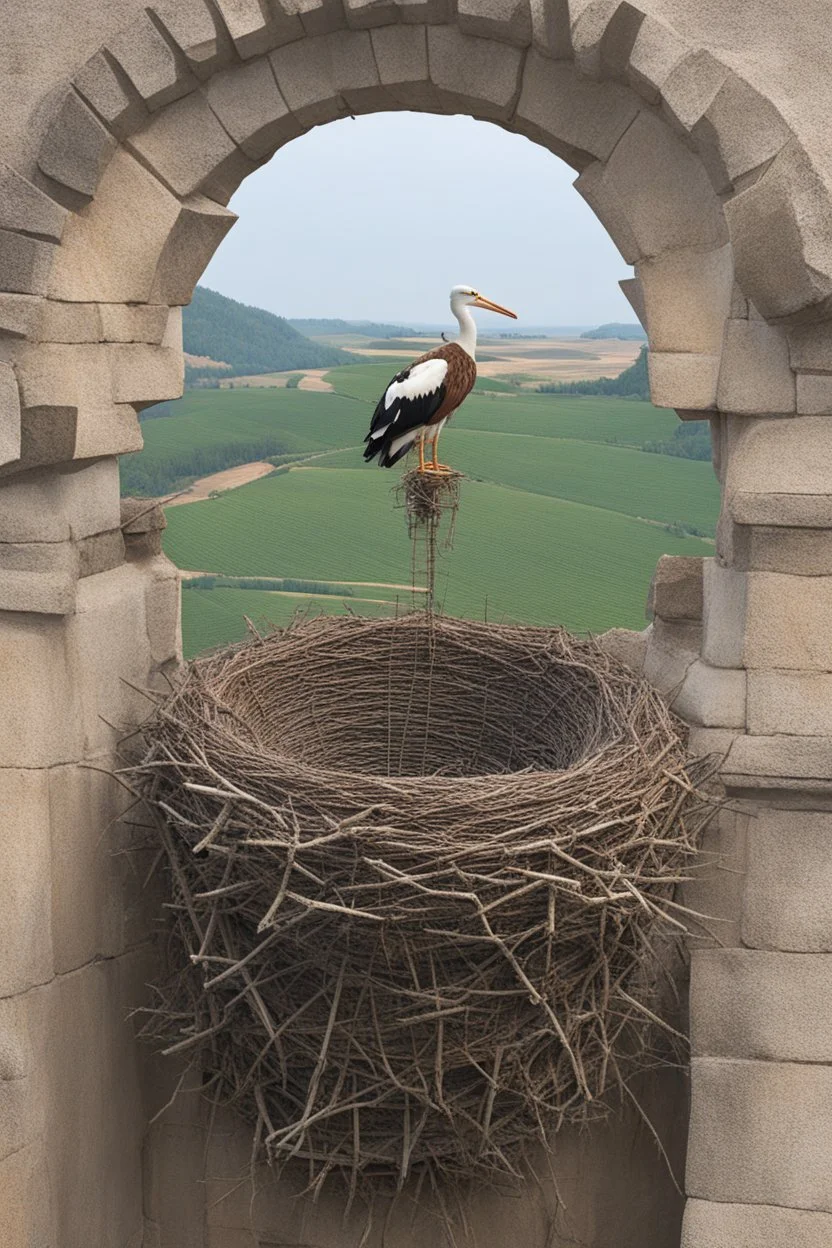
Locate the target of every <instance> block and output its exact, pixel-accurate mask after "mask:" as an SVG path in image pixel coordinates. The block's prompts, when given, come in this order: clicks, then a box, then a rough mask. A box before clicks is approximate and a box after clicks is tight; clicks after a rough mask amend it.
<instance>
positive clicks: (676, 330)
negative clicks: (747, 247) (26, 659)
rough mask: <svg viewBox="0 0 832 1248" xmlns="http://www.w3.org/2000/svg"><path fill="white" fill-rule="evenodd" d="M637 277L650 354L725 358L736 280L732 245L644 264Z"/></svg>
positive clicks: (674, 253) (675, 254)
mask: <svg viewBox="0 0 832 1248" xmlns="http://www.w3.org/2000/svg"><path fill="white" fill-rule="evenodd" d="M636 273H637V276H638V278H639V282H640V286H641V290H642V291H643V295H644V307H645V313H646V316H647V319H648V322H649V325H650V349H651V351H656V352H662V351H668V352H676V351H684V352H693V353H695V354H700V355H718V354H719V353H720V351H721V350H722V338H723V333H724V331H725V320H726V317H727V316H728V313H729V310H730V302H731V289H732V286H733V280H734V265H733V260H732V257H731V247H730V245H728V246H725V247H717V248H714V249H713V250H712V251H687V250H685V251H671V252H667V253H665V254H664V255H662V256H658V257H656V258H655V259H652V260H644V261H642V262H641V263H640V264H639V265H638V266H637V269H636Z"/></svg>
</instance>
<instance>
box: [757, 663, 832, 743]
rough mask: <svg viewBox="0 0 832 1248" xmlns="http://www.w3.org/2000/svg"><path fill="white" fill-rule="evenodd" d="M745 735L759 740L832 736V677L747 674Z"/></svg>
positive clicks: (809, 673) (762, 672)
mask: <svg viewBox="0 0 832 1248" xmlns="http://www.w3.org/2000/svg"><path fill="white" fill-rule="evenodd" d="M748 731H749V732H751V733H755V734H757V735H760V736H775V735H777V734H778V733H787V734H789V735H792V736H809V737H825V736H826V737H828V736H832V674H830V673H828V672H794V671H779V670H777V671H752V672H749V675H748Z"/></svg>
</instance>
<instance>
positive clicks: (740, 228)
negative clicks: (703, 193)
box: [725, 141, 832, 318]
mask: <svg viewBox="0 0 832 1248" xmlns="http://www.w3.org/2000/svg"><path fill="white" fill-rule="evenodd" d="M725 216H726V219H727V221H728V227H729V229H730V231H731V242H732V244H733V247H734V263H735V266H736V274H737V281H738V282H739V284H740V286H741V288H742V290H743V293H744V294H745V295H746V296H747V297H748V298H749V299H750V300H751V301H752V303H753V304H754V305H755V307H756V308H757V309H758V310H759V312H760V313H761V314H762V315H763V316H765V317H766V318H772V317H788V316H794V315H795V314H797V313H799V312H801V311H802V310H803V309H806V308H809V307H811V306H812V305H814V304H817V303H820V302H821V301H822V300H824V299H827V298H828V297H829V296H830V295H831V294H832V243H831V242H830V238H832V233H831V232H830V231H831V230H832V205H830V203H829V197H828V192H827V189H826V186H825V184H824V182H823V181H822V179H821V178H820V177H819V175H818V173H817V171H816V170H815V169H814V168H813V167H812V166H811V164H810V163H809V159H808V157H807V155H806V153H805V151H804V150H803V149H802V147H800V145H799V144H798V143H797V142H796V141H794V142H792V143H789V144H787V145H786V147H784V148H783V150H782V151H781V152H780V153H779V154H778V155H777V156H776V157H775V158H774V160H773V161H772V163H771V165H770V167H769V168H768V169H767V170H766V171H765V173H763V175H762V177H760V178H759V179H758V180H757V181H756V182H754V183H753V185H752V186H750V187H748V188H747V189H746V190H743V191H742V192H741V193H740V194H737V195H734V196H732V197H731V198H730V199H728V200H726V203H725Z"/></svg>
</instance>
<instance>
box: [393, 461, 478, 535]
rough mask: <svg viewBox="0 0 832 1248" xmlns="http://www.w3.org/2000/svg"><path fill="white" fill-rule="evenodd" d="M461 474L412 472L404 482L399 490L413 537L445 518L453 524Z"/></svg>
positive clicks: (404, 478) (415, 470) (403, 479)
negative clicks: (416, 531)
mask: <svg viewBox="0 0 832 1248" xmlns="http://www.w3.org/2000/svg"><path fill="white" fill-rule="evenodd" d="M462 479H463V478H462V473H461V472H455V471H454V470H453V469H452V470H451V471H449V472H419V471H418V469H416V468H413V469H411V470H410V472H406V473H405V474H404V476H403V477H402V479H401V483H400V485H399V487H398V488H399V490H400V491H401V493H402V495H403V496H404V509H405V514H406V516H407V523H408V528H409V530H410V534H411V536H412V535H413V533H414V531H415V530H417V529H418V528H420V527H421V526H424V525H438V524H439V522H440V520H441V519H442V518H443V516H444V515H445V514H446V512H450V513H451V520H452V524H453V519H454V518H455V516H456V513H457V509H458V508H459V483H460V481H462Z"/></svg>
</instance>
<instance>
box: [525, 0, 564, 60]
mask: <svg viewBox="0 0 832 1248" xmlns="http://www.w3.org/2000/svg"><path fill="white" fill-rule="evenodd" d="M529 7H530V9H531V19H532V46H533V47H534V48H535V50H536V51H537V52H540V53H541V54H542V55H543V56H548V57H550V58H551V59H552V60H556V61H559V60H569V59H570V58H571V56H572V42H571V40H570V37H569V4H568V0H531V2H530V6H529Z"/></svg>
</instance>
